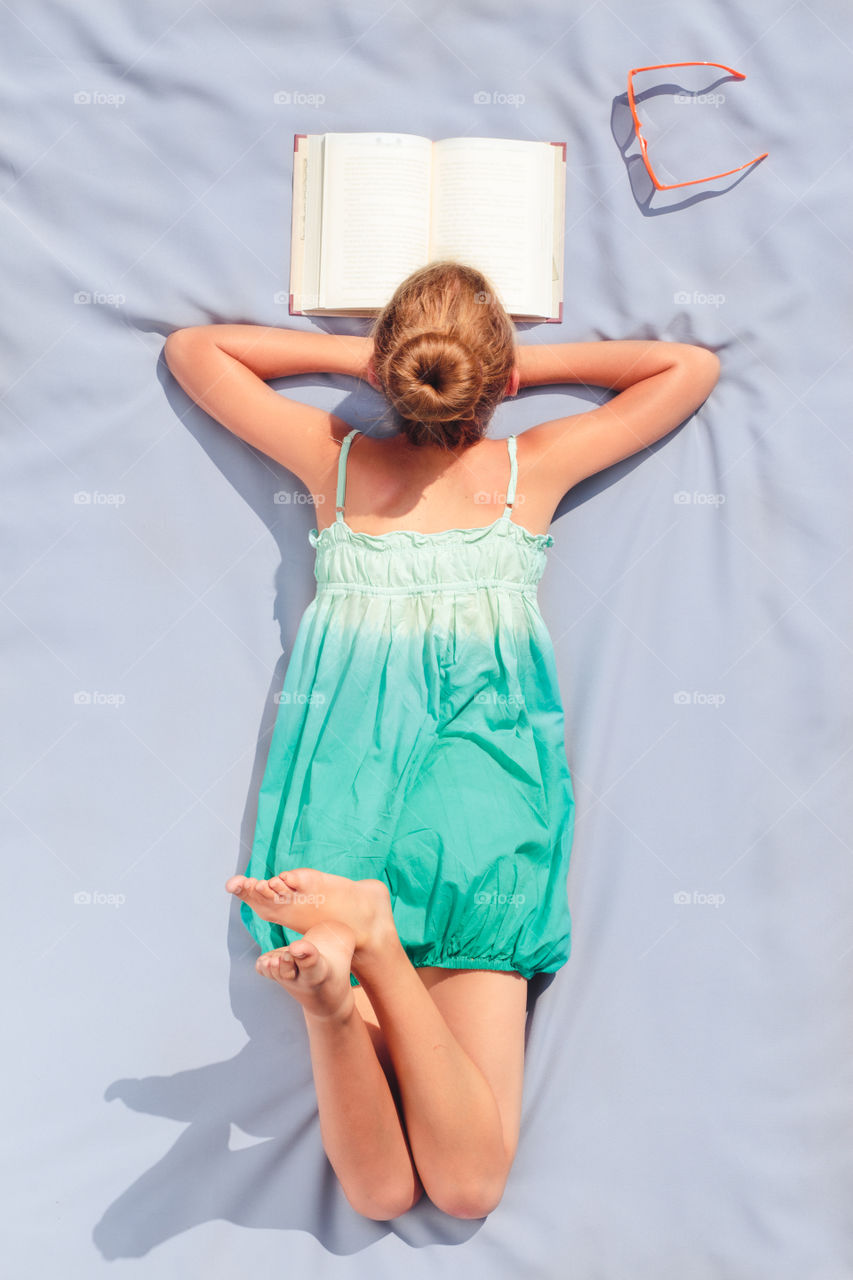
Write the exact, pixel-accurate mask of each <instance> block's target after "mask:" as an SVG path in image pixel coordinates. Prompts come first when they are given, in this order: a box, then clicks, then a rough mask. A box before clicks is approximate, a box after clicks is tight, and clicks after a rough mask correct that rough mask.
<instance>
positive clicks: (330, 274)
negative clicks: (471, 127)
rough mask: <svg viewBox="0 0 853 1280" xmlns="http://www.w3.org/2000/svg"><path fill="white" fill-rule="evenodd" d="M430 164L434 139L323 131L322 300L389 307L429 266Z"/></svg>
mask: <svg viewBox="0 0 853 1280" xmlns="http://www.w3.org/2000/svg"><path fill="white" fill-rule="evenodd" d="M431 168H432V143H431V141H430V140H429V138H419V137H416V136H415V135H414V134H411V133H327V134H326V135H325V161H324V176H323V225H322V247H321V253H320V290H319V294H320V304H319V305H320V306H324V307H330V306H334V307H381V306H384V304H385V303H386V302H387V301H388V299H389V298H390V296H391V294H392V293H393V292H394V290H395V289H396V287H397V285H398V284H400V282H401V281H402V280H404V279H405V278H406V276H407V275H409V274H410V273H411V272H412V271H414V270H416V268H418V267H422V266H424V265H425V263H426V261H427V254H428V250H429V214H430V191H431Z"/></svg>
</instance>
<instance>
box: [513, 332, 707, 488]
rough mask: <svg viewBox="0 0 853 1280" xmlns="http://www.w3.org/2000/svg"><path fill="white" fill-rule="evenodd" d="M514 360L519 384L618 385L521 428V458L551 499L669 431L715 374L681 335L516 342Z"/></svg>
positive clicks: (690, 410) (697, 402) (700, 399)
mask: <svg viewBox="0 0 853 1280" xmlns="http://www.w3.org/2000/svg"><path fill="white" fill-rule="evenodd" d="M516 360H517V364H518V368H519V375H520V382H519V386H520V387H524V386H534V385H537V384H541V383H556V382H575V383H583V384H585V385H587V386H595V387H612V388H613V389H614V390H615V391H618V392H619V394H618V395H615V396H613V398H612V399H611V400H609V401H608V402H607V403H606V404H604V405H602V406H601V407H600V408H597V409H592V410H590V411H589V412H587V413H578V414H574V415H572V416H570V417H566V418H555V419H553V420H552V421H550V422H543V423H540V425H539V426H536V427H531V428H530V429H529V430H528V431H525V432H524V434H523V437H522V438H523V440H524V441H525V444H524V446H523V447H524V448H525V450H526V452H527V466H528V468H530V471H531V472H532V477H535V484H536V485H537V488H538V489H541V491H542V493H543V495H544V494H545V493H546V491H547V495H548V497H550V498H551V499H552V500H553V502H554V505H555V507H556V505H557V503H558V502H559V501H560V499H561V498H562V496H563V494H565V493H566V492H567V491H568V490H569V489H571V488H572V486H573V485H575V484H577V483H578V482H579V481H580V480H583V479H585V478H586V477H587V476H591V475H594V474H596V473H597V472H599V471H603V470H604V469H605V468H606V467H609V466H612V465H613V464H614V463H615V462H620V461H621V460H622V459H623V458H628V457H630V456H631V455H632V454H634V453H638V452H639V451H640V450H641V449H645V448H647V447H648V446H649V445H650V444H653V443H654V442H655V441H656V440H660V439H661V437H662V436H665V435H668V434H669V432H670V431H673V430H674V429H675V427H677V426H679V425H680V424H681V423H682V422H684V421H685V420H686V419H687V418H689V417H690V415H691V414H692V413H694V412H695V411H696V409H698V408H699V406H700V405H701V404H702V403H703V402H704V401H705V400H706V399H707V398H708V396H709V395H710V393H711V391H712V390H713V388H714V386H715V385H716V383H717V380H718V378H719V376H720V361H719V358H718V357H717V356H716V355H715V354H714V352H713V351H709V350H707V349H706V348H705V347H699V346H694V345H692V344H690V343H686V342H660V341H658V342H655V341H641V340H634V339H628V340H625V341H619V340H611V341H603V342H566V343H559V344H556V345H552V346H544V345H542V346H540V345H538V344H530V345H525V346H521V345H519V346H517V348H516ZM532 477H531V478H532Z"/></svg>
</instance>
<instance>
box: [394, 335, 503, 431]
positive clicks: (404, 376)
mask: <svg viewBox="0 0 853 1280" xmlns="http://www.w3.org/2000/svg"><path fill="white" fill-rule="evenodd" d="M482 390H483V373H482V369H481V368H480V365H479V362H478V361H477V360H476V359H475V357H474V353H473V352H472V350H471V348H470V347H469V346H468V345H467V344H466V343H465V342H463V341H462V340H461V339H460V338H457V337H456V336H455V335H453V334H449V333H441V332H439V331H438V330H422V331H421V332H420V333H415V334H413V335H412V336H411V337H410V338H407V339H405V341H404V342H402V343H400V345H399V346H398V347H397V348H396V350H395V351H394V353H393V358H392V359H391V360H390V361H389V379H388V396H389V399H390V400H391V402H392V404H393V405H394V407H395V408H396V409H397V411H398V412H399V413H400V415H401V416H402V417H403V418H404V419H405V418H408V419H416V420H419V421H422V422H436V423H437V422H452V421H454V419H458V418H465V417H468V416H469V415H470V414H471V413H472V411H473V409H474V406H475V405H476V404H477V401H478V400H479V398H480V395H481V393H482Z"/></svg>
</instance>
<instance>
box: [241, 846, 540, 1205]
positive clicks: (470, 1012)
mask: <svg viewBox="0 0 853 1280" xmlns="http://www.w3.org/2000/svg"><path fill="white" fill-rule="evenodd" d="M226 888H228V890H229V892H232V893H238V894H239V895H240V896H242V897H243V899H244V900H245V901H246V902H247V903H249V905H250V906H251V907H252V909H253V910H255V911H257V912H258V913H259V914H260V915H262V916H263V917H264V919H268V920H276V921H278V922H279V923H281V924H283V925H284V926H285V927H287V928H291V929H294V930H296V931H297V932H299V933H303V934H304V935H305V936H307V931H308V930H309V929H310V928H311V927H312V926H314V927H316V922H317V921H318V919H319V920H333V921H346V923H347V925H349V926H350V927H351V928H352V930H353V932H354V934H355V937H356V945H355V947H354V949H353V952H352V969H353V972H354V973H355V975H356V977H357V978H358V979H359V981H360V982H361V984H362V986H363V987H364V989H365V991H366V993H367V995H368V997H369V999H370V1001H371V1004H372V1007H373V1009H374V1010H375V1012H376V1016H377V1018H378V1021H379V1024H380V1025H381V1027H382V1031H383V1033H384V1037H385V1041H386V1043H387V1047H388V1052H389V1054H390V1058H391V1061H392V1062H393V1066H394V1071H395V1074H396V1078H397V1082H398V1086H399V1091H400V1096H401V1100H402V1107H403V1113H404V1120H405V1125H406V1133H407V1137H408V1143H409V1147H410V1149H411V1152H412V1155H413V1156H414V1160H415V1164H416V1166H417V1172H418V1174H419V1175H420V1180H421V1182H422V1184H423V1187H424V1190H425V1191H426V1193H427V1195H428V1196H429V1197H430V1199H431V1200H432V1201H433V1202H434V1203H435V1204H436V1205H437V1206H438V1207H439V1208H440V1209H443V1210H444V1212H446V1213H449V1214H452V1215H453V1216H455V1217H463V1218H479V1217H484V1216H485V1215H486V1214H487V1213H490V1212H491V1210H492V1209H493V1208H494V1206H495V1205H496V1204H497V1203H498V1201H499V1200H500V1198H501V1195H502V1194H503V1189H504V1185H505V1183H506V1177H507V1174H508V1172H509V1168H510V1166H511V1164H512V1160H513V1156H514V1153H515V1146H516V1143H517V1140H518V1116H519V1111H520V1097H521V1078H522V1071H523V1044H524V1021H525V1015H526V988H527V984H526V982H525V980H524V979H523V978H522V977H521V976H520V975H518V974H508V973H498V972H494V971H482V970H475V971H472V970H451V971H449V972H448V971H445V970H441V971H440V972H441V974H443V975H444V974H446V976H443V977H442V978H441V980H440V981H438V980H435V981H434V986H435V996H436V999H434V998H433V995H431V994H430V992H429V991H428V990H427V988H426V985H425V981H422V980H421V978H420V977H419V976H418V970H417V969H415V968H414V967H413V966H412V964H411V962H410V960H409V958H408V956H407V955H406V953H405V951H404V949H403V947H402V944H401V943H400V939H399V936H398V934H397V931H396V928H395V926H394V918H393V915H392V912H391V903H390V896H389V894H388V889H387V886H386V885H385V884H384V883H383V882H381V881H378V880H350V879H348V878H346V877H344V876H336V875H331V874H327V873H325V872H322V871H316V870H314V869H313V868H309V867H301V868H296V869H294V870H290V871H286V872H282V873H281V876H274V877H272V879H271V880H269V881H257V880H254V879H251V878H249V879H247V878H246V877H244V876H233V877H231V878H230V879H229V881H228V882H227V885H226ZM292 946H295V947H297V948H298V946H299V943H298V942H297V943H294V944H292ZM285 950H287V948H285ZM426 980H427V981H428V980H429V979H428V977H427V979H426ZM439 988H441V995H439ZM451 993H452V994H451ZM437 999H441V1000H442V1003H443V1004H444V1006H445V1007H446V1008H447V1009H448V1014H449V1016H450V1018H451V1021H452V1023H453V1029H451V1026H450V1025H448V1022H447V1021H446V1020H445V1017H444V1016H443V1014H442V1012H441V1010H440V1008H439V1005H438V1003H437V1002H436V1001H437ZM484 1001H486V1003H485V1007H484V1004H483V1002H484ZM361 1030H366V1028H364V1026H362V1028H361ZM460 1041H462V1042H460ZM315 1042H316V1044H317V1046H318V1055H319V1056H321V1057H322V1058H323V1061H324V1064H325V1067H324V1068H321V1070H323V1069H325V1070H327V1071H328V1078H329V1080H330V1081H331V1082H332V1085H331V1086H330V1088H329V1089H327V1090H326V1098H327V1111H328V1110H329V1107H330V1106H333V1105H334V1101H333V1100H334V1099H335V1098H339V1097H340V1096H341V1090H342V1089H343V1088H344V1081H343V1079H342V1077H343V1076H344V1075H345V1074H346V1071H347V1067H346V1059H345V1055H342V1054H340V1053H336V1052H332V1053H330V1052H328V1049H329V1037H328V1036H327V1037H325V1038H324V1039H323V1041H322V1042H321V1041H320V1039H319V1038H317V1037H315ZM463 1046H467V1048H466V1047H463ZM377 1062H378V1060H377ZM330 1064H331V1065H330ZM335 1081H337V1082H338V1084H339V1085H340V1088H337V1087H335V1085H334V1082H335ZM339 1132H340V1134H341V1137H342V1142H343V1148H344V1149H342V1151H341V1153H340V1162H341V1164H343V1163H344V1161H345V1160H346V1156H345V1147H346V1142H347V1138H346V1132H347V1130H346V1124H345V1123H343V1120H342V1122H341V1126H340V1130H339ZM350 1141H351V1142H352V1140H351V1139H350ZM331 1158H332V1157H331V1156H330V1159H331ZM350 1158H352V1156H351V1157H350ZM333 1163H334V1161H333ZM348 1195H349V1193H348Z"/></svg>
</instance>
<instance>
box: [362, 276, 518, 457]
mask: <svg viewBox="0 0 853 1280" xmlns="http://www.w3.org/2000/svg"><path fill="white" fill-rule="evenodd" d="M370 337H371V338H372V339H373V367H374V370H375V372H376V378H377V381H378V382H379V384H380V385H381V387H382V389H383V391H384V392H385V394H386V396H387V397H388V399H389V401H390V402H391V405H392V407H393V408H394V409H395V411H396V412H397V414H398V416H399V419H400V430H401V431H402V432H403V433H404V434H405V435H406V436H407V437H408V439H409V440H410V441H411V443H412V444H414V445H422V444H439V445H442V446H443V447H444V448H447V449H452V448H455V447H456V446H457V445H462V446H463V447H467V446H468V445H470V444H475V443H476V442H477V441H478V440H480V439H482V438H483V436H484V435H485V434H486V428H487V426H488V423H489V419H490V418H491V416H492V414H493V413H494V411H495V409H496V408H497V406H498V404H499V403H500V401H501V400H502V399H503V398H504V395H505V392H506V386H507V382H508V380H509V377H510V374H511V373H512V367H513V363H514V360H515V327H514V325H513V322H512V320H511V319H510V317H509V315H508V314H507V312H506V311H505V309H504V307H503V305H502V304H501V302H500V301H499V300H498V297H497V295H496V293H495V290H494V288H493V287H492V284H491V282H490V281H489V280H488V279H487V277H486V276H484V275H483V273H482V272H480V271H478V270H476V268H474V267H469V266H466V265H465V264H464V263H461V262H455V261H453V260H452V259H442V260H441V261H438V262H431V263H429V264H428V265H427V266H425V267H421V268H420V269H419V270H418V271H413V272H412V274H411V275H410V276H407V277H406V279H405V280H404V281H403V282H402V284H400V285H398V287H397V289H396V290H395V291H394V294H393V296H392V297H391V298H390V300H389V301H388V302H387V303H386V305H385V306H384V307H383V308H382V310H381V311H380V312H379V315H378V316H377V317H376V319H375V321H374V323H373V326H372V329H371V332H370Z"/></svg>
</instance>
